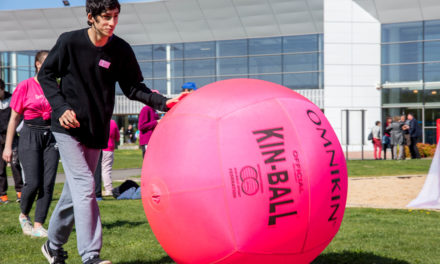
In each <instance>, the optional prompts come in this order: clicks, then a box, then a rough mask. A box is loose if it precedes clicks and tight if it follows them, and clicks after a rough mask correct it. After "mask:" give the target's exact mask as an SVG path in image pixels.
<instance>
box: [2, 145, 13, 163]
mask: <svg viewBox="0 0 440 264" xmlns="http://www.w3.org/2000/svg"><path fill="white" fill-rule="evenodd" d="M2 158H3V159H4V160H5V161H6V162H11V160H12V149H11V148H5V149H4V150H3V155H2Z"/></svg>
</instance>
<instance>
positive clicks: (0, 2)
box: [0, 0, 157, 10]
mask: <svg viewBox="0 0 440 264" xmlns="http://www.w3.org/2000/svg"><path fill="white" fill-rule="evenodd" d="M68 1H69V2H70V6H85V3H86V1H85V0H68ZM155 1H157V0H119V3H121V4H122V3H134V2H155ZM57 7H64V4H63V1H62V0H0V10H18V9H38V8H57Z"/></svg>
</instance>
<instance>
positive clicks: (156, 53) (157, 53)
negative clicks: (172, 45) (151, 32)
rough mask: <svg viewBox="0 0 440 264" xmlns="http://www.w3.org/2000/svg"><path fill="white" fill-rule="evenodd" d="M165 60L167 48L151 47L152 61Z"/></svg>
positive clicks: (161, 45) (161, 46) (164, 46)
mask: <svg viewBox="0 0 440 264" xmlns="http://www.w3.org/2000/svg"><path fill="white" fill-rule="evenodd" d="M166 58H167V48H166V45H165V44H160V45H153V59H155V60H165V59H166Z"/></svg>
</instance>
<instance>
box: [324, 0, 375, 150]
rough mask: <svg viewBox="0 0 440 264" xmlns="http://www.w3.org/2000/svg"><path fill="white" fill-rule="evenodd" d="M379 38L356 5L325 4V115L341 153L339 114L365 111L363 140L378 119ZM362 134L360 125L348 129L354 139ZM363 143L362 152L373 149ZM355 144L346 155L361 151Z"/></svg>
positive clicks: (348, 1) (330, 0)
mask: <svg viewBox="0 0 440 264" xmlns="http://www.w3.org/2000/svg"><path fill="white" fill-rule="evenodd" d="M358 2H359V0H358ZM380 34H381V30H380V23H379V22H378V21H377V20H376V19H375V18H374V17H373V16H371V15H370V14H369V13H368V12H366V11H365V10H364V9H363V8H361V7H360V6H359V5H358V3H356V2H354V1H352V0H325V1H324V72H325V74H324V111H325V115H326V116H327V118H328V119H329V121H330V123H331V124H332V126H333V128H334V129H335V132H336V134H337V135H338V137H339V140H340V141H341V143H342V144H343V148H344V150H345V149H346V148H345V147H346V146H345V145H344V144H345V143H344V142H345V140H342V139H343V138H342V137H343V136H345V125H343V120H342V118H341V116H342V113H341V111H342V110H344V109H351V110H359V109H365V110H366V114H365V120H366V121H365V128H364V133H365V137H367V135H368V133H369V131H370V129H371V127H372V126H373V125H374V123H375V121H377V120H380V119H381V97H380V95H381V93H380V90H377V89H376V85H377V84H379V83H380ZM352 124H353V122H352ZM361 132H362V131H361V126H360V125H357V126H352V127H351V128H350V134H351V135H355V138H357V139H360V137H359V134H360V133H361ZM354 141H356V140H354V139H353V140H352V142H354ZM358 141H359V140H358ZM365 141H366V145H365V149H367V150H368V149H372V145H371V144H370V143H369V142H367V140H366V138H365ZM354 143H355V145H353V146H352V145H351V144H350V146H349V149H348V150H349V151H358V150H360V149H361V146H360V144H357V145H356V142H354ZM359 143H360V142H359Z"/></svg>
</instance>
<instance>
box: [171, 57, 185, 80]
mask: <svg viewBox="0 0 440 264" xmlns="http://www.w3.org/2000/svg"><path fill="white" fill-rule="evenodd" d="M170 66H171V77H183V60H176V61H171V63H170Z"/></svg>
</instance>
